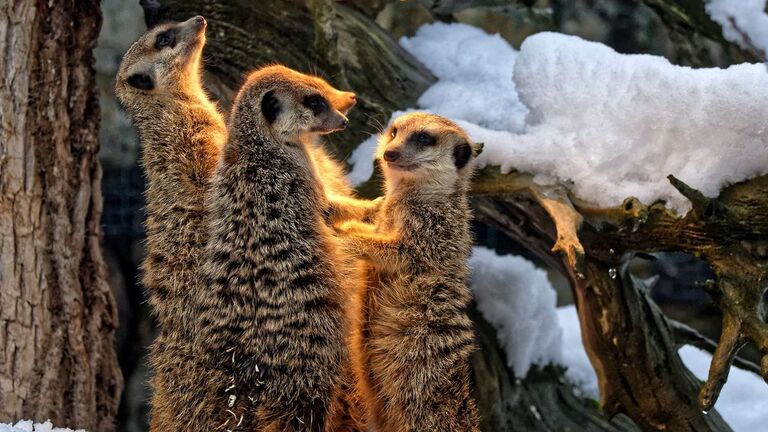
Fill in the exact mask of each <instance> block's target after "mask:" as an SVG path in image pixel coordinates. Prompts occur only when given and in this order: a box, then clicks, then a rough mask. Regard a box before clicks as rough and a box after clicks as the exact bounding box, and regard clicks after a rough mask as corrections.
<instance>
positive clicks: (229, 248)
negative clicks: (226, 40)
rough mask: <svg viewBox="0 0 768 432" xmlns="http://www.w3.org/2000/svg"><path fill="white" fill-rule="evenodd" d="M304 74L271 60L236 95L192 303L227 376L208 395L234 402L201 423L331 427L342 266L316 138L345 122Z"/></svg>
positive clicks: (199, 329)
mask: <svg viewBox="0 0 768 432" xmlns="http://www.w3.org/2000/svg"><path fill="white" fill-rule="evenodd" d="M306 77H307V76H306V75H302V74H299V73H298V72H295V71H291V70H289V69H287V68H284V67H281V66H270V67H267V68H263V69H261V70H259V71H256V72H254V73H253V74H251V75H250V76H249V77H248V80H247V82H246V84H245V85H244V86H243V87H242V89H241V90H240V92H239V93H238V96H237V98H236V100H235V104H234V107H233V111H232V115H231V119H230V127H229V139H228V141H227V144H226V146H225V148H224V154H223V158H222V163H221V164H220V166H219V168H218V169H217V173H216V176H215V180H214V186H213V191H212V194H211V201H210V205H209V208H210V212H211V222H210V230H209V232H210V236H211V237H210V241H209V243H208V247H207V251H206V257H207V258H206V261H205V263H204V265H203V268H202V275H203V278H204V280H205V282H206V285H207V287H208V289H207V291H206V292H204V293H200V295H197V296H195V298H194V299H193V310H194V312H195V315H196V320H195V332H194V335H193V338H194V345H195V346H197V347H198V349H197V350H196V351H199V352H203V351H205V352H208V353H210V355H209V356H208V358H207V362H208V363H207V365H206V366H207V368H208V369H212V370H217V371H220V372H221V373H223V374H225V375H226V376H227V377H228V379H227V380H225V381H224V382H222V383H220V384H219V385H218V386H216V387H213V388H211V389H208V391H209V392H214V393H216V394H220V395H223V396H224V399H226V403H224V402H223V401H222V403H220V404H219V405H218V406H208V407H204V409H205V410H206V412H207V415H208V416H209V420H208V421H206V422H204V423H202V422H201V423H199V424H200V425H201V426H202V425H205V427H201V428H200V429H201V430H208V428H211V427H213V426H219V425H221V424H225V426H223V429H230V430H243V431H281V432H283V431H324V430H330V426H329V421H328V419H329V416H330V412H331V409H332V404H333V398H334V394H335V392H337V391H338V386H339V384H340V366H341V365H342V364H344V363H345V362H346V361H347V349H346V346H345V343H344V341H345V334H346V319H345V312H344V308H345V301H344V293H343V291H342V281H341V274H342V273H343V270H341V268H342V265H343V262H342V260H341V259H340V257H339V255H338V253H337V249H338V248H337V245H336V242H335V238H334V236H333V233H332V232H331V230H330V229H329V228H328V226H327V224H326V222H325V218H326V216H327V213H328V211H327V209H328V208H330V206H331V203H330V201H329V199H328V197H327V196H326V193H325V189H324V188H323V185H322V183H321V180H320V179H319V176H318V173H317V170H316V168H315V164H314V162H313V160H312V158H311V156H310V148H309V146H310V145H311V144H310V143H313V142H314V138H315V136H316V135H317V134H319V133H327V132H331V131H333V130H337V129H340V128H343V126H345V125H346V118H345V117H344V116H343V114H342V113H341V112H339V111H338V110H336V109H335V108H334V107H333V106H331V101H330V100H329V99H330V98H329V97H328V96H327V95H326V93H327V92H326V91H325V89H324V88H323V87H322V86H321V85H318V84H315V83H313V81H312V80H309V79H307V78H306ZM326 85H327V84H326ZM318 96H320V97H322V98H324V100H325V105H324V107H325V108H324V109H323V110H322V111H321V112H314V111H313V110H311V109H309V108H308V107H307V106H305V104H306V100H307V98H309V97H318ZM230 413H231V414H230ZM219 422H221V423H219ZM195 430H197V429H195Z"/></svg>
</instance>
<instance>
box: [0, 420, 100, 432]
mask: <svg viewBox="0 0 768 432" xmlns="http://www.w3.org/2000/svg"><path fill="white" fill-rule="evenodd" d="M0 432H85V431H84V430H82V429H78V430H77V431H72V429H62V428H55V427H53V424H51V422H50V421H46V422H45V423H34V422H32V420H22V421H19V422H17V423H16V424H15V425H11V424H6V423H0Z"/></svg>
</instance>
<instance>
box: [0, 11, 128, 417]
mask: <svg viewBox="0 0 768 432" xmlns="http://www.w3.org/2000/svg"><path fill="white" fill-rule="evenodd" d="M100 25H101V14H100V11H99V2H98V1H97V0H83V1H81V0H77V1H76V0H67V1H59V2H48V1H36V0H19V1H11V2H7V1H4V2H0V52H2V53H3V56H2V57H0V71H2V73H0V121H1V122H2V128H0V134H2V138H0V422H9V421H13V420H19V419H29V418H32V419H36V420H42V421H44V420H46V419H51V421H53V422H54V423H56V424H60V425H67V426H70V427H76V428H87V429H89V430H92V431H108V430H112V429H113V419H114V416H115V413H116V411H117V404H118V398H119V394H120V390H121V387H122V379H121V376H120V371H119V368H118V364H117V359H116V355H115V348H114V332H115V325H116V322H117V316H116V314H117V312H116V308H115V303H114V300H113V297H112V293H111V291H110V289H109V286H108V285H107V283H106V270H105V265H104V262H103V258H102V255H101V248H100V244H99V242H100V239H101V233H100V226H99V223H100V217H101V189H100V177H101V171H100V166H99V162H98V159H97V156H96V153H97V151H98V142H97V128H98V120H99V111H98V105H97V98H96V83H95V76H94V71H93V67H92V63H93V58H92V49H93V47H94V45H95V42H96V38H97V36H98V32H99V27H100Z"/></svg>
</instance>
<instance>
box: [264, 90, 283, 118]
mask: <svg viewBox="0 0 768 432" xmlns="http://www.w3.org/2000/svg"><path fill="white" fill-rule="evenodd" d="M261 112H262V113H264V117H265V118H266V119H267V122H268V123H269V124H272V123H274V122H275V120H277V115H278V114H280V100H279V99H277V96H275V91H274V90H270V91H268V92H266V93H265V94H264V97H262V98H261Z"/></svg>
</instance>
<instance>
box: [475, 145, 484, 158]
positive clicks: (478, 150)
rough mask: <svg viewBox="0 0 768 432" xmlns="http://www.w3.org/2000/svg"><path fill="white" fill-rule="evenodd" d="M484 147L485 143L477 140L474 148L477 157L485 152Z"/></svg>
mask: <svg viewBox="0 0 768 432" xmlns="http://www.w3.org/2000/svg"><path fill="white" fill-rule="evenodd" d="M483 148H485V143H481V142H476V143H475V148H474V150H475V151H474V153H475V155H474V156H475V157H478V156H480V154H481V153H482V152H483Z"/></svg>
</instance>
